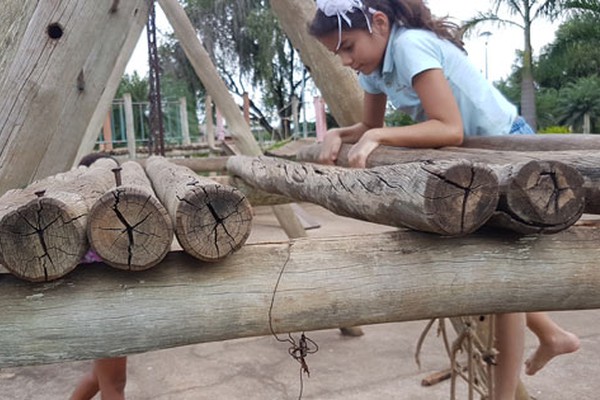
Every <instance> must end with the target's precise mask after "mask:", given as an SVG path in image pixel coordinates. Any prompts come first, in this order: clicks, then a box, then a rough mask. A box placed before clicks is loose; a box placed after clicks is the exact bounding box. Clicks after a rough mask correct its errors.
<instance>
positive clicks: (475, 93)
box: [359, 25, 517, 136]
mask: <svg viewBox="0 0 600 400" xmlns="http://www.w3.org/2000/svg"><path fill="white" fill-rule="evenodd" d="M429 69H441V70H442V71H443V73H444V76H445V77H446V79H447V80H448V83H449V84H450V88H451V89H452V93H453V94H454V97H455V98H456V101H457V103H458V107H459V109H460V113H461V116H462V121H463V126H464V132H465V135H466V136H493V135H507V134H508V133H509V132H510V130H511V126H512V124H513V122H514V121H515V118H516V117H517V109H516V107H515V106H514V105H513V104H511V103H510V102H509V101H508V100H507V99H506V98H505V97H504V96H503V95H502V93H500V91H498V89H496V88H495V87H494V86H493V85H492V84H490V83H489V82H488V81H487V80H486V79H485V78H484V77H483V76H482V74H481V73H480V72H479V71H477V70H476V69H475V67H474V66H473V64H471V62H470V61H469V59H468V58H467V56H466V54H465V53H463V52H462V51H461V50H460V49H459V48H458V47H456V46H455V45H454V44H452V43H451V42H450V41H448V40H444V39H440V38H439V37H438V36H437V35H436V34H435V33H433V32H431V31H427V30H421V29H406V28H402V27H398V26H397V25H394V27H393V29H392V32H391V34H390V38H389V40H388V45H387V48H386V51H385V56H384V59H383V65H382V68H381V71H375V72H373V73H371V74H369V75H364V74H360V75H359V82H360V85H361V86H362V88H363V89H364V90H365V91H366V92H367V93H372V94H382V93H383V94H386V95H387V97H388V100H389V101H390V102H391V104H392V105H393V106H394V107H395V108H397V109H398V110H400V111H403V112H405V113H406V114H408V115H410V116H411V117H412V118H413V120H415V121H417V122H422V121H425V120H427V116H426V115H425V111H424V110H423V107H422V105H421V101H420V99H419V96H418V95H417V93H416V92H415V91H414V89H413V87H412V80H413V78H414V77H415V76H416V75H418V74H419V73H421V72H423V71H426V70H429Z"/></svg>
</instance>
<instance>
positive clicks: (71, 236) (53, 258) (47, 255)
mask: <svg viewBox="0 0 600 400" xmlns="http://www.w3.org/2000/svg"><path fill="white" fill-rule="evenodd" d="M46 196H48V194H47V195H46ZM50 196H53V197H42V198H38V199H35V200H31V201H29V202H28V203H26V204H24V205H23V206H21V207H19V208H18V209H16V210H14V211H12V212H10V213H8V214H7V215H6V216H5V217H4V218H2V221H0V248H1V249H2V258H3V261H4V266H5V267H6V269H8V270H9V271H10V272H11V273H12V274H13V275H15V276H17V277H19V278H21V279H25V280H28V281H31V282H44V281H51V280H54V279H58V278H61V277H63V276H64V275H66V274H67V273H69V272H71V271H72V270H73V269H74V268H75V267H76V266H77V265H78V264H79V261H80V260H81V258H82V257H83V256H84V254H85V252H86V251H87V249H88V243H87V239H86V235H85V226H86V215H87V208H86V207H85V205H84V203H83V201H82V199H81V197H80V196H78V195H74V194H69V193H61V194H56V193H55V194H53V195H50Z"/></svg>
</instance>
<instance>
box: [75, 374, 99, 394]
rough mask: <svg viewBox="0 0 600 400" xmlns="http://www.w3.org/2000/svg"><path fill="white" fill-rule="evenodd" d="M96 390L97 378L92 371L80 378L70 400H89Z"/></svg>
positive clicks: (97, 388)
mask: <svg viewBox="0 0 600 400" xmlns="http://www.w3.org/2000/svg"><path fill="white" fill-rule="evenodd" d="M98 390H99V387H98V378H96V375H95V374H94V371H90V372H88V373H87V374H85V375H84V377H83V378H81V380H80V381H79V383H78V384H77V387H76V388H75V391H74V392H73V394H72V395H71V398H70V400H91V399H92V398H93V397H94V396H95V395H96V393H98Z"/></svg>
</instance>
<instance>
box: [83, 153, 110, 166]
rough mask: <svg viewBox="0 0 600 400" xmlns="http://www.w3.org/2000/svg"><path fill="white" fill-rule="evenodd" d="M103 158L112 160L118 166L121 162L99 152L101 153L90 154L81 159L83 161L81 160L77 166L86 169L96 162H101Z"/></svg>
mask: <svg viewBox="0 0 600 400" xmlns="http://www.w3.org/2000/svg"><path fill="white" fill-rule="evenodd" d="M101 158H110V159H112V160H113V161H114V162H116V163H117V165H118V164H119V161H118V160H117V159H116V158H114V157H113V156H111V155H110V154H108V153H104V152H99V153H89V154H86V155H85V156H83V157H81V160H79V163H78V164H77V165H79V166H82V165H84V166H86V167H89V166H90V165H92V164H93V163H94V162H95V161H96V160H99V159H101Z"/></svg>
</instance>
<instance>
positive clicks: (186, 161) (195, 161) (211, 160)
mask: <svg viewBox="0 0 600 400" xmlns="http://www.w3.org/2000/svg"><path fill="white" fill-rule="evenodd" d="M228 159H229V157H228V156H217V157H192V158H169V161H171V162H172V163H173V164H176V165H183V166H184V167H188V168H189V169H191V170H192V171H194V172H197V173H203V172H217V173H221V174H224V173H226V172H227V160H228ZM136 161H137V162H139V163H140V164H141V165H142V166H143V165H145V163H146V160H145V159H144V158H142V159H139V160H136Z"/></svg>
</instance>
